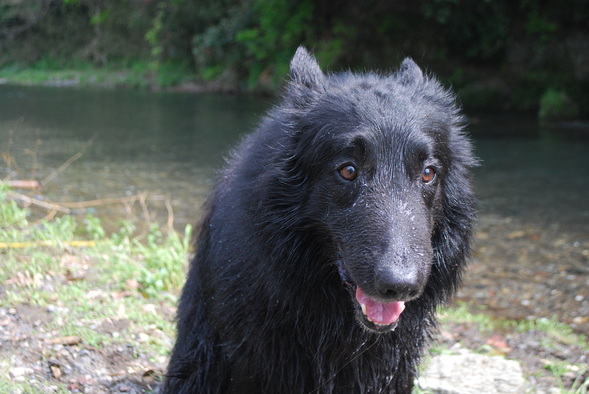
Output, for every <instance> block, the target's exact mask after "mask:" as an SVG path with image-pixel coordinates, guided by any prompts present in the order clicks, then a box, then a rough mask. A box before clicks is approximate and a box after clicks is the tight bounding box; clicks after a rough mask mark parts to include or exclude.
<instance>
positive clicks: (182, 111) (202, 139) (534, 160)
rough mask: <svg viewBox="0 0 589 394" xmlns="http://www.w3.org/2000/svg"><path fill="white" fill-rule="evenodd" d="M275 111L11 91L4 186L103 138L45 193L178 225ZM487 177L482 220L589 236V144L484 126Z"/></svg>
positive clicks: (1, 114)
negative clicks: (165, 198) (129, 205)
mask: <svg viewBox="0 0 589 394" xmlns="http://www.w3.org/2000/svg"><path fill="white" fill-rule="evenodd" d="M270 105H271V103H270V100H264V99H257V98H251V97H234V96H219V95H195V94H183V93H150V92H137V91H110V90H88V89H85V90H76V89H59V88H58V89H55V88H41V87H12V86H0V151H1V152H8V153H10V155H12V156H13V157H14V158H15V160H16V163H17V165H18V168H17V167H16V166H14V165H11V166H7V165H6V163H1V164H0V176H1V177H2V178H6V177H11V178H15V179H16V178H31V177H35V178H37V179H39V180H40V179H43V178H44V177H45V176H47V175H48V174H50V173H51V172H52V171H53V170H55V169H56V168H58V167H59V166H60V165H61V164H63V163H64V162H65V161H66V160H67V159H68V158H70V157H71V156H72V155H74V154H76V153H77V152H79V151H80V150H81V149H82V148H83V147H84V145H85V144H86V143H87V141H89V140H90V139H91V138H93V141H92V143H91V145H90V146H89V148H88V149H87V150H86V151H85V153H84V155H83V156H82V157H81V158H80V159H79V160H78V161H76V162H75V163H74V164H73V165H71V166H70V167H68V168H67V169H66V170H65V171H63V172H61V173H60V174H59V176H57V177H56V178H55V179H54V180H53V181H52V182H51V183H49V184H48V185H47V186H46V187H45V188H44V190H43V195H44V196H46V197H48V198H51V199H53V200H55V201H68V200H78V201H81V200H89V199H96V198H105V197H118V196H125V195H131V194H134V193H137V192H142V191H146V192H149V193H154V194H169V195H171V196H172V198H173V203H174V209H175V216H176V220H177V223H187V222H192V221H194V220H196V217H197V215H196V213H195V211H196V209H197V207H198V204H199V203H200V202H201V200H202V198H203V195H205V194H206V191H207V189H208V187H209V184H210V180H211V177H212V176H213V174H214V171H215V169H218V168H219V167H220V166H221V165H222V163H223V157H224V156H225V155H226V154H227V152H228V151H229V149H230V147H231V146H233V145H234V144H235V143H236V141H238V139H239V137H240V136H241V135H243V134H244V133H247V132H248V131H250V130H252V129H253V128H254V127H255V124H256V122H257V120H258V119H259V117H260V115H261V114H263V112H264V111H265V109H267V108H268V107H270ZM469 130H470V132H471V134H472V135H473V137H474V140H475V144H476V152H477V154H478V156H479V157H480V158H481V159H482V166H481V167H480V168H478V169H477V170H476V171H475V173H476V186H477V191H478V194H479V196H480V198H481V210H482V214H483V215H484V214H497V215H509V216H516V217H521V218H523V219H524V220H530V221H534V222H545V223H550V222H553V221H559V222H560V223H562V224H564V225H566V226H567V227H570V228H571V230H575V231H579V232H581V233H582V232H584V231H585V232H586V231H589V229H588V226H589V202H588V199H589V177H587V171H588V170H589V133H586V134H584V135H583V134H580V133H575V132H571V131H570V130H558V129H545V130H542V129H540V128H539V127H538V125H537V123H536V121H535V119H534V118H533V117H526V116H521V115H504V114H502V115H498V116H495V115H486V116H480V117H474V116H473V117H472V125H471V126H470V128H469Z"/></svg>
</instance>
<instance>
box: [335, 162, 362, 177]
mask: <svg viewBox="0 0 589 394" xmlns="http://www.w3.org/2000/svg"><path fill="white" fill-rule="evenodd" d="M338 172H339V174H340V176H341V177H342V178H344V179H345V180H346V181H353V180H354V179H356V178H357V177H358V170H357V169H356V167H355V166H353V165H352V164H345V165H344V166H343V167H340V169H339V170H338Z"/></svg>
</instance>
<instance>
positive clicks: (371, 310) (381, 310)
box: [356, 287, 405, 325]
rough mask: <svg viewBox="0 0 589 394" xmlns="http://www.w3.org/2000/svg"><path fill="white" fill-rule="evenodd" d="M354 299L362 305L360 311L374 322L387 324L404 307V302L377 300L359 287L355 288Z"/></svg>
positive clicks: (393, 319)
mask: <svg viewBox="0 0 589 394" xmlns="http://www.w3.org/2000/svg"><path fill="white" fill-rule="evenodd" d="M356 300H358V303H359V304H360V306H362V312H364V314H365V315H366V317H368V320H370V321H372V322H373V323H376V324H381V325H389V324H393V323H394V322H396V321H397V319H398V318H399V316H401V313H402V312H403V310H404V309H405V302H403V301H396V302H378V301H376V300H373V299H372V298H370V297H368V296H367V295H366V294H364V292H363V291H362V290H360V288H359V287H358V288H356Z"/></svg>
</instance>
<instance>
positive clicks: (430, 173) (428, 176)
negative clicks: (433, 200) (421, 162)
mask: <svg viewBox="0 0 589 394" xmlns="http://www.w3.org/2000/svg"><path fill="white" fill-rule="evenodd" d="M435 177H436V170H435V169H434V168H433V167H425V168H424V169H423V172H422V173H421V180H422V181H423V182H424V183H430V182H432V181H433V180H434V179H435Z"/></svg>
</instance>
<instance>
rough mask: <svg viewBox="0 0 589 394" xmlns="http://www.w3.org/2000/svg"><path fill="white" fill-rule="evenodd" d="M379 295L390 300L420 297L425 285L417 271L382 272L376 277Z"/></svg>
mask: <svg viewBox="0 0 589 394" xmlns="http://www.w3.org/2000/svg"><path fill="white" fill-rule="evenodd" d="M375 279H376V280H375V283H374V287H375V290H376V291H377V292H378V295H379V296H380V297H381V298H383V299H385V300H390V301H409V300H412V299H414V298H416V297H418V296H419V295H420V294H421V292H422V290H423V285H422V283H421V280H420V278H419V275H418V273H417V272H394V271H386V272H381V273H379V275H377V277H376V278H375Z"/></svg>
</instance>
